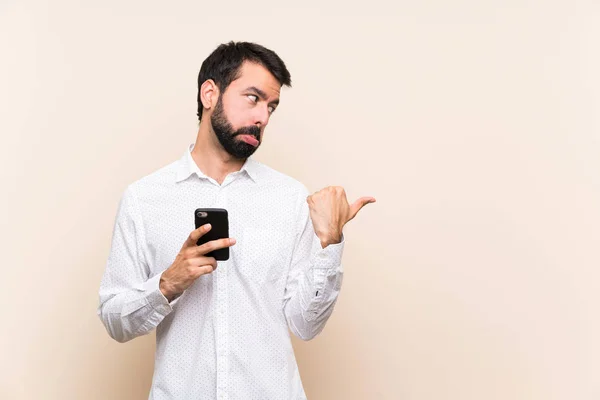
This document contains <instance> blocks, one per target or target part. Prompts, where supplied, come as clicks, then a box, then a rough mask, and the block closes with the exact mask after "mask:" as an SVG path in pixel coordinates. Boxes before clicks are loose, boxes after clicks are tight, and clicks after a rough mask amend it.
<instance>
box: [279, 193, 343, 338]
mask: <svg viewBox="0 0 600 400" xmlns="http://www.w3.org/2000/svg"><path fill="white" fill-rule="evenodd" d="M307 194H308V193H307V192H306V193H303V195H302V196H301V198H300V205H299V207H300V211H299V218H298V227H297V229H296V232H297V236H296V243H295V246H294V252H293V255H292V262H291V265H290V272H289V274H288V281H287V285H286V289H285V294H284V302H283V308H284V314H285V317H286V320H287V323H288V326H289V328H290V330H291V331H292V332H293V333H294V334H295V335H296V336H298V337H299V338H300V339H302V340H310V339H312V338H314V337H315V336H317V335H318V334H319V333H320V332H321V331H322V330H323V328H324V327H325V324H326V322H327V320H328V319H329V317H330V316H331V313H332V312H333V308H334V306H335V303H336V301H337V298H338V295H339V292H340V289H341V285H342V278H343V268H342V265H341V259H342V253H343V249H344V238H343V235H342V237H341V241H340V243H332V244H328V245H326V247H325V248H323V247H322V243H321V239H319V237H318V236H317V235H316V233H315V231H314V228H313V224H312V221H311V218H310V213H309V208H308V204H307V202H306V201H305V199H306V196H307Z"/></svg>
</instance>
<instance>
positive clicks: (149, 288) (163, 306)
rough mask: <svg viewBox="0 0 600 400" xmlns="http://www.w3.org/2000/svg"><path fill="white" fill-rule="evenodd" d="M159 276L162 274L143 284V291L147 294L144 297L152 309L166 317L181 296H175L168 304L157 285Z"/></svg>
mask: <svg viewBox="0 0 600 400" xmlns="http://www.w3.org/2000/svg"><path fill="white" fill-rule="evenodd" d="M161 275H162V272H161V273H159V274H156V275H155V276H153V277H152V278H150V279H148V280H147V281H146V282H145V283H144V284H143V290H144V291H145V292H148V296H147V297H146V299H147V300H148V304H150V305H151V306H152V308H154V309H155V310H157V311H159V312H160V313H161V314H164V315H167V314H168V313H170V312H171V311H173V306H174V305H175V304H176V303H177V300H179V298H180V297H181V295H177V296H176V297H175V298H174V299H173V300H172V301H171V302H170V303H169V300H168V299H167V298H166V297H165V296H164V295H163V294H162V292H161V291H160V287H159V285H160V277H161Z"/></svg>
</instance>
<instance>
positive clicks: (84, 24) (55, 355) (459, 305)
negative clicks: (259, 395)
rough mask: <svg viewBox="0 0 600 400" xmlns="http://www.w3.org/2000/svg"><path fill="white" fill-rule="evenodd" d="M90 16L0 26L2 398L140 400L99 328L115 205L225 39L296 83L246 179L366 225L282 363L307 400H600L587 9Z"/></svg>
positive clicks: (17, 9) (168, 142)
mask: <svg viewBox="0 0 600 400" xmlns="http://www.w3.org/2000/svg"><path fill="white" fill-rule="evenodd" d="M83 3H84V2H81V1H66V0H61V1H52V2H44V1H36V2H27V1H25V2H23V1H11V0H9V1H6V0H3V1H2V2H1V3H0V43H1V44H0V51H1V57H2V60H1V62H0V72H1V73H0V93H1V96H0V101H1V103H0V110H1V111H0V112H1V114H2V117H1V118H0V124H1V125H0V132H1V134H2V146H1V147H0V151H1V165H0V173H1V174H2V188H3V195H2V196H1V197H2V207H1V208H0V210H1V212H2V221H3V223H2V228H3V229H2V240H1V242H2V279H1V282H2V284H1V287H2V288H1V290H0V296H1V299H0V300H1V302H2V303H1V304H2V314H1V317H0V324H1V329H0V332H1V333H0V335H1V338H0V346H1V347H0V357H1V358H2V362H1V364H0V365H1V367H0V368H1V371H0V398H2V399H144V398H146V396H147V393H148V390H149V385H150V380H151V373H152V364H153V350H154V343H153V341H154V335H153V334H152V335H150V336H147V337H143V338H138V339H136V340H134V341H132V342H129V343H127V344H118V343H116V342H114V341H112V340H111V339H110V338H109V337H108V335H107V334H106V332H105V331H104V328H103V326H102V324H101V322H100V320H99V319H98V317H97V316H96V314H95V312H96V306H97V302H98V295H97V291H98V286H99V283H100V278H101V275H102V272H103V269H104V263H105V261H106V257H107V255H108V250H109V244H110V238H111V232H112V226H113V223H114V217H115V213H116V209H117V205H118V199H119V197H120V195H121V193H122V191H123V190H124V188H125V186H126V185H127V184H128V183H130V182H132V181H134V180H136V179H138V178H140V177H142V176H144V175H146V174H148V173H151V172H152V171H154V170H156V169H158V168H160V167H161V166H163V165H166V164H168V163H170V162H171V161H173V160H175V159H177V158H179V157H180V155H181V154H182V152H183V150H184V149H185V146H186V145H187V144H189V143H192V142H193V140H194V139H195V135H196V129H197V121H196V117H195V113H196V110H195V108H196V102H195V96H196V77H197V73H198V69H199V67H200V64H201V62H202V60H203V59H204V58H205V57H206V56H207V55H208V54H209V53H210V52H211V51H212V50H213V49H214V48H215V47H216V46H217V45H218V44H219V43H221V42H224V41H228V40H231V39H234V40H251V41H257V42H259V43H261V44H264V45H266V46H268V47H271V48H272V49H274V50H275V51H277V52H278V53H279V54H280V56H281V57H282V58H283V59H284V60H285V62H286V63H287V65H288V67H289V69H290V71H291V73H292V79H293V83H294V87H293V88H292V89H285V90H284V91H283V93H282V104H281V107H280V108H279V110H278V111H277V113H276V114H275V117H274V118H273V119H272V121H271V124H270V126H269V128H268V129H267V133H266V137H265V141H264V145H263V146H262V147H261V149H260V151H259V152H258V153H257V155H256V157H257V159H258V160H260V161H263V162H265V163H267V164H268V165H270V166H272V167H274V168H276V169H278V170H280V171H282V172H284V173H287V174H289V175H291V176H294V177H296V178H297V179H299V180H301V181H303V182H304V183H305V184H306V185H307V186H308V187H309V188H310V189H311V190H313V191H316V190H318V189H320V188H322V187H324V186H327V185H342V186H344V187H345V188H346V190H347V193H348V195H349V198H350V200H351V201H353V200H354V199H356V198H357V197H359V196H363V195H372V196H375V197H376V198H377V199H378V202H377V203H376V204H375V205H370V206H367V208H365V209H364V210H363V211H362V212H361V214H360V215H359V216H358V218H357V219H356V220H354V221H352V222H351V223H350V224H349V225H348V226H347V227H346V230H345V233H346V236H347V247H346V252H345V255H344V263H345V266H346V275H345V281H344V286H343V290H342V294H341V296H340V299H339V302H338V304H337V307H336V310H335V312H334V314H333V316H332V317H331V319H330V321H329V324H328V326H327V327H326V329H325V331H324V332H323V333H322V335H320V336H318V337H317V338H316V339H314V340H313V341H310V342H306V343H305V342H300V341H297V340H295V341H294V346H295V349H296V353H297V356H298V361H299V364H300V368H301V374H302V377H303V381H304V384H305V387H306V391H307V394H308V395H309V398H310V399H410V400H440V399H441V400H445V399H451V400H454V399H456V400H469V399H473V400H482V399H485V400H492V399H498V400H508V399H527V400H530V399H531V400H534V399H535V400H538V399H539V400H542V399H543V400H553V399H561V400H563V399H564V400H575V399H585V400H592V399H600V376H599V371H600V344H599V339H600V313H599V310H598V305H599V304H600V303H599V300H600V291H599V289H600V283H599V282H600V272H599V271H598V267H599V266H600V252H599V248H600V246H599V245H600V161H599V157H598V154H599V151H600V74H598V71H600V51H599V50H598V49H599V45H598V43H600V4H599V3H598V2H597V1H594V2H592V1H589V2H584V1H567V0H565V1H522V0H520V1H516V0H511V1H478V0H470V1H467V0H458V1H452V2H446V1H442V0H437V1H436V0H430V1H422V2H417V1H402V2H400V3H396V5H395V6H384V5H380V4H378V3H376V2H371V1H369V2H367V3H362V4H360V5H353V4H348V3H344V5H343V7H342V5H341V4H334V3H331V4H329V3H327V4H325V2H318V4H308V3H303V5H302V6H299V5H298V6H283V5H280V4H279V2H272V1H271V2H265V3H262V4H260V3H257V2H237V1H228V2H226V4H225V5H223V6H219V5H216V4H208V3H205V2H197V1H187V2H176V3H173V4H171V5H169V6H168V8H167V6H166V3H165V2H161V1H128V2H118V1H104V2H87V5H85V6H84V5H82V4H83ZM238 3H239V4H238ZM450 4H451V5H450ZM367 7H368V8H367Z"/></svg>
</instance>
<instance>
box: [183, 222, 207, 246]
mask: <svg viewBox="0 0 600 400" xmlns="http://www.w3.org/2000/svg"><path fill="white" fill-rule="evenodd" d="M211 228H212V226H211V225H210V224H204V225H202V226H200V227H198V228H197V229H194V230H193V231H192V232H191V233H190V235H189V236H188V238H187V240H186V241H185V243H184V244H183V246H182V247H181V248H182V249H185V248H186V247H192V246H197V243H198V239H200V238H201V237H202V236H204V235H205V234H206V232H208V231H210V229H211Z"/></svg>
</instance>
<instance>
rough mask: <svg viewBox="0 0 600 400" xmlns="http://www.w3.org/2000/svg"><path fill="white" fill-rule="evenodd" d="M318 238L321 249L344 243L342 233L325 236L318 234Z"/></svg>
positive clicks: (326, 234)
mask: <svg viewBox="0 0 600 400" xmlns="http://www.w3.org/2000/svg"><path fill="white" fill-rule="evenodd" d="M317 237H318V238H319V240H320V241H321V247H322V248H325V247H327V246H329V245H330V244H338V243H340V242H341V241H342V233H341V232H339V233H338V232H334V233H331V232H330V233H325V234H317Z"/></svg>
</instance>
